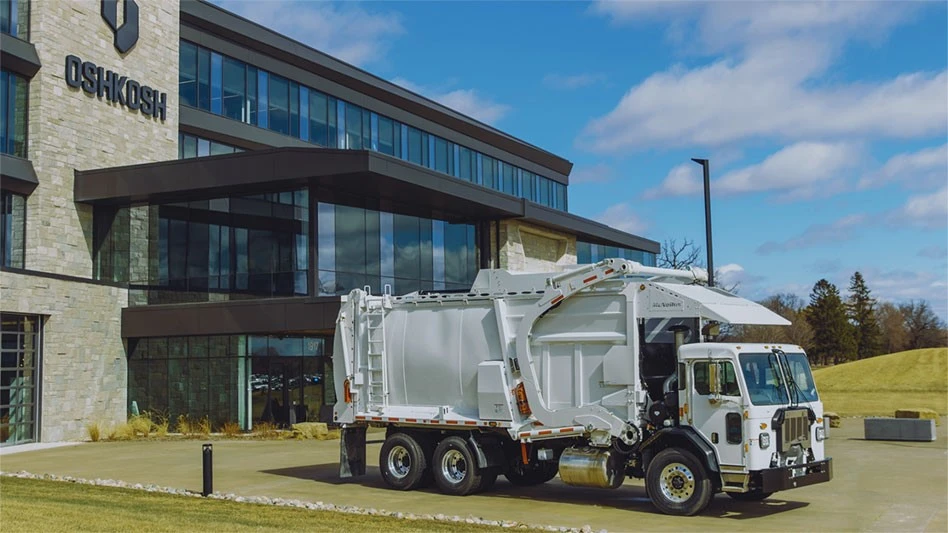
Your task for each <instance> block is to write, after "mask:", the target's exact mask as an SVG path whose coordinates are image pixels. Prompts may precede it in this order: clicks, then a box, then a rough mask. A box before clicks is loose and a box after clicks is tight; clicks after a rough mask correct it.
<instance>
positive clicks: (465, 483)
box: [432, 437, 483, 496]
mask: <svg viewBox="0 0 948 533" xmlns="http://www.w3.org/2000/svg"><path fill="white" fill-rule="evenodd" d="M432 474H433V475H434V481H435V484H436V485H438V488H439V489H441V492H443V493H445V494H451V495H453V496H467V495H468V494H473V493H474V492H477V491H478V490H481V489H482V488H483V477H482V476H481V472H480V471H478V468H477V460H476V459H475V458H474V454H472V453H471V450H470V449H469V448H468V447H467V443H466V442H464V439H462V438H460V437H448V438H446V439H444V440H443V441H441V443H440V444H438V447H437V448H435V452H434V457H433V458H432Z"/></svg>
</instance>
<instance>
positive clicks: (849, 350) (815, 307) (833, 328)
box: [806, 279, 856, 365]
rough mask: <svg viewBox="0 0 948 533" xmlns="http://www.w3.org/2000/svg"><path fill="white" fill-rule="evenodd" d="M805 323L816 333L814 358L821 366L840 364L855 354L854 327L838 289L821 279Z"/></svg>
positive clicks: (808, 308) (811, 294) (812, 353)
mask: <svg viewBox="0 0 948 533" xmlns="http://www.w3.org/2000/svg"><path fill="white" fill-rule="evenodd" d="M806 320H807V322H809V324H810V328H812V330H813V350H812V352H811V355H813V357H814V358H815V359H816V360H817V361H820V362H821V363H822V364H824V365H826V364H830V363H833V364H838V363H842V362H845V361H848V360H850V359H852V358H853V357H854V356H855V354H856V341H855V339H854V338H853V327H852V325H850V323H849V320H848V319H847V318H846V306H844V305H843V300H842V298H840V296H839V289H837V288H836V286H835V285H833V284H832V283H830V282H829V281H826V280H825V279H821V280H820V281H817V282H816V285H814V286H813V292H812V293H810V306H809V307H807V311H806Z"/></svg>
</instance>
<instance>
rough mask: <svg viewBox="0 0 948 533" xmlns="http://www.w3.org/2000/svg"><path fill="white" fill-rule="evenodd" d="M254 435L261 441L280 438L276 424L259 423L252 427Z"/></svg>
mask: <svg viewBox="0 0 948 533" xmlns="http://www.w3.org/2000/svg"><path fill="white" fill-rule="evenodd" d="M254 435H256V436H257V437H258V438H261V439H275V438H278V437H279V436H280V430H279V429H277V426H276V424H273V423H271V422H261V423H259V424H257V425H256V426H255V427H254Z"/></svg>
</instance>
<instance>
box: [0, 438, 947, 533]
mask: <svg viewBox="0 0 948 533" xmlns="http://www.w3.org/2000/svg"><path fill="white" fill-rule="evenodd" d="M945 428H946V426H945V422H944V419H943V421H942V425H941V426H940V427H939V428H938V432H939V438H938V440H937V441H935V442H930V443H914V442H913V443H910V442H878V441H865V440H863V439H862V436H863V435H862V421H861V420H857V419H847V420H844V421H843V427H842V428H839V429H834V430H833V434H832V438H831V440H830V441H829V443H828V444H829V452H830V454H831V455H832V456H833V459H834V470H835V472H834V474H835V478H834V479H833V481H832V482H830V483H826V484H822V485H816V486H812V487H806V488H803V489H798V490H795V491H788V492H783V493H777V494H776V495H774V496H773V497H772V498H771V499H770V500H767V501H766V502H762V503H740V502H736V501H733V500H731V499H730V498H728V497H727V496H725V495H718V496H717V497H715V499H714V501H713V503H712V504H711V506H710V508H709V509H708V511H706V512H705V513H704V514H703V515H701V516H696V517H688V518H680V517H670V516H665V515H661V514H659V513H658V512H657V511H655V510H654V508H652V506H651V505H650V504H649V502H648V500H647V499H646V498H645V489H644V488H643V486H642V482H641V481H633V480H629V481H627V482H626V483H625V485H623V486H622V487H621V488H619V489H617V490H603V489H584V488H575V487H570V486H568V485H564V484H563V483H561V482H560V481H559V480H558V479H557V480H554V481H551V482H550V483H547V484H546V485H543V486H540V487H532V488H529V489H524V488H517V487H513V486H511V485H510V484H508V483H506V481H505V480H504V479H503V477H501V478H500V479H499V480H498V482H497V485H496V487H495V489H494V490H492V491H491V492H489V493H485V494H479V495H474V496H468V497H465V498H457V497H450V496H444V495H442V494H440V493H438V492H437V491H435V490H433V489H431V490H425V491H417V492H398V491H393V490H389V489H386V488H385V486H384V485H383V483H382V480H381V477H380V476H379V474H378V469H377V468H374V465H375V464H376V460H375V459H376V458H377V457H378V449H379V444H373V445H371V446H370V450H369V457H370V464H371V465H373V466H370V468H369V474H368V475H367V476H365V477H363V478H359V479H357V480H345V481H344V480H341V479H339V478H338V475H337V472H338V464H337V461H338V455H339V452H338V441H269V442H265V441H246V442H242V441H217V442H215V443H214V465H215V468H214V489H215V490H216V491H219V492H233V493H236V494H240V495H245V496H270V497H282V498H297V499H302V500H309V501H323V502H331V503H334V504H342V505H358V506H362V507H374V508H378V509H386V510H389V511H403V512H413V513H444V514H449V515H462V516H469V515H473V516H478V517H483V518H487V519H495V520H496V519H503V520H518V521H521V522H527V523H534V524H544V525H547V524H550V525H560V526H583V525H586V524H588V525H590V526H592V527H593V528H594V529H601V528H605V529H608V530H610V531H633V530H639V531H641V530H646V531H655V530H683V529H701V530H725V529H726V530H753V531H804V530H805V531H813V530H821V531H843V530H846V531H855V530H860V531H940V532H943V531H948V441H946V438H945ZM370 438H371V437H370ZM0 469H2V470H4V471H8V472H9V471H19V470H26V471H29V472H33V473H52V474H60V475H71V476H77V477H85V478H103V479H106V478H107V479H120V480H123V481H128V482H131V483H156V484H159V485H165V486H171V487H176V488H187V489H191V490H195V491H199V490H200V489H201V441H165V442H124V443H122V442H119V443H108V442H105V443H89V444H84V445H80V446H69V447H62V448H53V449H45V450H38V451H30V452H25V453H17V454H11V455H4V456H3V457H0Z"/></svg>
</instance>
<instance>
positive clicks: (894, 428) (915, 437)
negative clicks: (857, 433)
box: [865, 418, 935, 442]
mask: <svg viewBox="0 0 948 533" xmlns="http://www.w3.org/2000/svg"><path fill="white" fill-rule="evenodd" d="M865 432H866V440H909V441H922V442H931V441H934V440H935V421H934V420H931V419H921V418H867V419H865Z"/></svg>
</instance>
